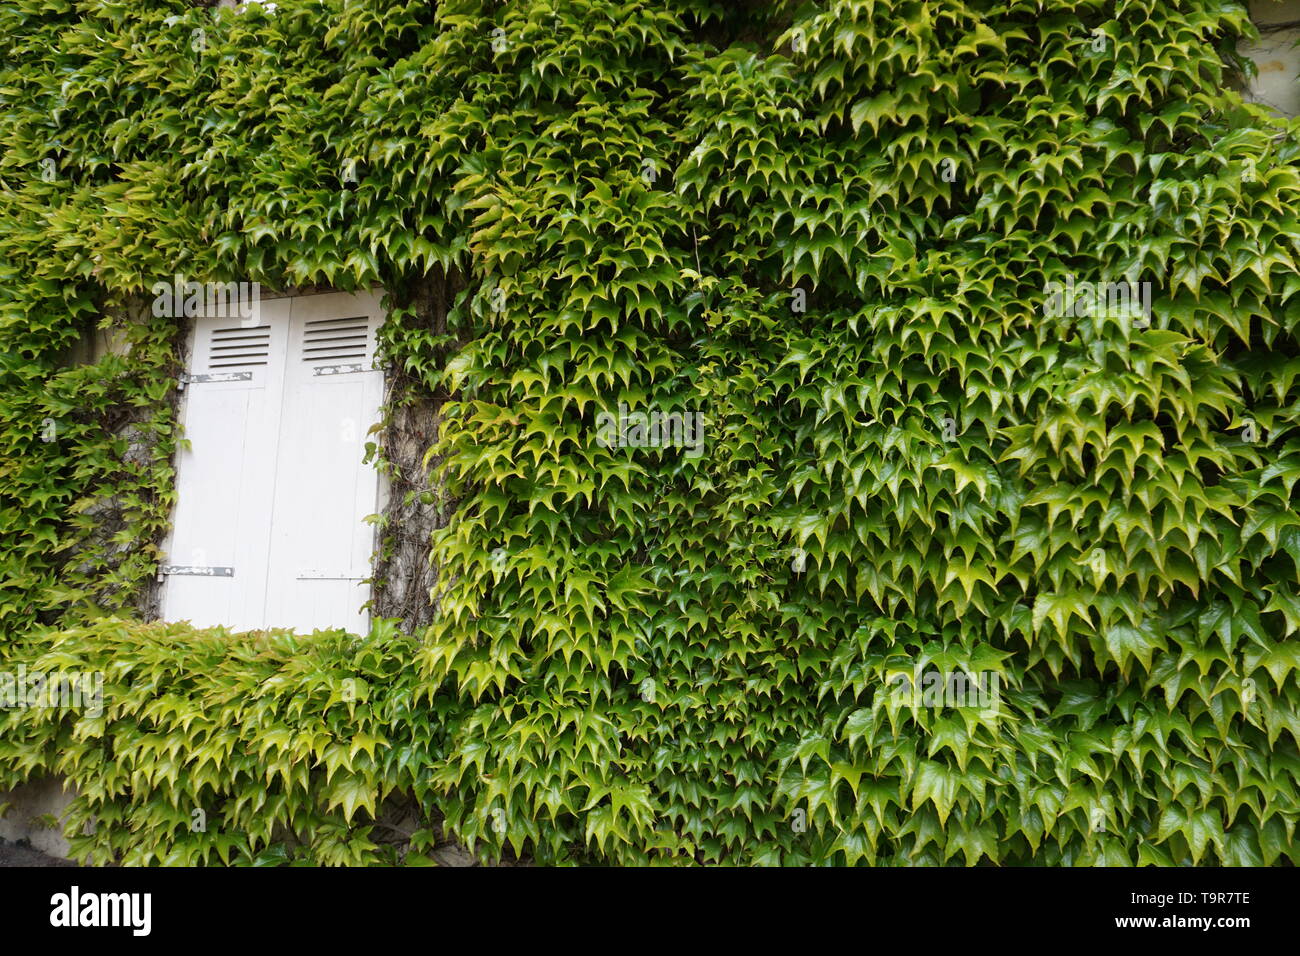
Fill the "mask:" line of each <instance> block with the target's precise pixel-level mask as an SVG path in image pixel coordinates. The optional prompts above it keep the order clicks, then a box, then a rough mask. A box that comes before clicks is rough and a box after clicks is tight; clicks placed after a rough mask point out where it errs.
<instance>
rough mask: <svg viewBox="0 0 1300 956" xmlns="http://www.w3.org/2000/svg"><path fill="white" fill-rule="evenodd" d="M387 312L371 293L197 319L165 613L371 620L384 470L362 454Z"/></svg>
mask: <svg viewBox="0 0 1300 956" xmlns="http://www.w3.org/2000/svg"><path fill="white" fill-rule="evenodd" d="M381 320H382V312H381V310H380V307H379V297H378V296H377V295H370V294H361V295H346V294H328V295H318V296H303V297H298V298H292V299H288V298H286V299H272V300H267V301H263V302H262V303H261V308H260V316H259V318H258V319H256V320H253V322H252V323H245V324H247V325H248V327H244V325H245V324H241V323H240V321H239V320H238V319H235V320H233V321H232V320H230V319H225V318H214V317H211V318H210V317H202V318H199V319H197V320H196V322H195V329H194V339H193V348H192V352H191V365H190V369H191V371H190V375H189V382H188V385H187V387H186V390H185V399H184V403H183V409H182V420H183V423H184V427H185V435H186V437H187V438H188V439H189V442H190V446H191V447H190V450H188V451H183V452H182V453H181V454H180V456H179V458H178V463H177V507H176V512H175V517H174V520H173V528H172V534H171V540H170V542H169V546H168V558H167V560H166V566H165V567H164V573H166V575H167V577H166V584H165V586H164V588H163V604H162V612H163V617H164V618H165V619H167V620H189V621H192V622H193V623H194V624H196V625H199V626H210V625H216V624H220V625H226V626H229V627H232V628H235V629H239V630H247V629H255V628H264V627H291V628H295V629H297V630H300V631H308V630H312V629H315V628H323V627H343V628H347V629H349V630H353V631H364V630H365V629H366V628H367V627H368V623H369V622H368V616H367V615H366V614H365V613H364V612H363V611H362V605H363V604H364V603H365V602H366V601H367V600H368V598H369V593H368V589H367V588H365V587H364V579H365V578H366V577H367V576H368V575H369V573H370V570H369V562H370V557H371V553H372V551H373V541H374V535H373V529H372V528H371V526H370V525H368V524H366V523H365V520H364V519H365V517H366V516H367V515H370V514H372V513H374V512H375V510H376V508H377V493H378V475H377V473H376V472H375V470H374V469H373V468H372V467H370V466H368V465H365V464H364V463H363V457H364V445H365V442H366V439H367V432H368V430H369V428H370V426H371V425H373V424H374V423H375V422H376V421H377V420H378V414H379V404H380V401H381V400H382V392H383V381H382V373H381V372H379V371H375V370H372V369H371V364H372V362H373V358H374V346H375V333H376V330H377V329H378V326H379V323H380V321H381ZM254 323H255V324H254Z"/></svg>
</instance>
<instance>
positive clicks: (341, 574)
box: [298, 568, 366, 581]
mask: <svg viewBox="0 0 1300 956" xmlns="http://www.w3.org/2000/svg"><path fill="white" fill-rule="evenodd" d="M365 579H366V575H364V574H357V573H356V572H355V571H321V570H318V569H316V568H304V569H303V570H301V571H299V572H298V580H299V581H364V580H365Z"/></svg>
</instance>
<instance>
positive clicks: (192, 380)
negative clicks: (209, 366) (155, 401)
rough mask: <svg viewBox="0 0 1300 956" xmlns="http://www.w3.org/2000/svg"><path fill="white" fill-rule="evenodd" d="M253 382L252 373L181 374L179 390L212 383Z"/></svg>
mask: <svg viewBox="0 0 1300 956" xmlns="http://www.w3.org/2000/svg"><path fill="white" fill-rule="evenodd" d="M252 380H253V373H252V372H209V373H207V374H204V375H186V374H184V373H182V374H181V377H180V379H179V381H178V388H180V389H184V388H185V386H186V385H190V384H194V385H203V384H205V383H210V382H251V381H252Z"/></svg>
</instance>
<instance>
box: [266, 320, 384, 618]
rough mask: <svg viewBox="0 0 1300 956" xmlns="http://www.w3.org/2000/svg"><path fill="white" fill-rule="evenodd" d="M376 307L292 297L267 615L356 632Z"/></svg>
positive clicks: (370, 510)
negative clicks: (364, 461)
mask: <svg viewBox="0 0 1300 956" xmlns="http://www.w3.org/2000/svg"><path fill="white" fill-rule="evenodd" d="M380 318H381V313H380V310H379V308H378V303H377V302H367V301H365V299H364V298H363V297H358V296H352V295H338V294H335V295H317V296H307V297H304V298H300V299H295V300H294V304H293V315H292V322H291V323H290V331H289V357H288V362H287V364H286V367H285V379H284V381H285V399H284V413H283V415H282V416H281V425H280V438H279V441H280V469H279V474H278V477H277V481H276V489H275V490H276V497H275V505H274V515H275V520H274V525H273V527H272V529H271V531H272V541H271V567H270V574H269V579H270V581H271V584H272V587H271V590H270V592H269V593H268V595H267V609H268V610H267V617H268V619H269V620H271V621H280V620H283V621H293V622H295V626H297V627H299V628H301V629H310V628H318V627H346V628H348V629H349V630H352V631H364V630H365V629H366V628H367V627H368V626H369V622H368V617H367V615H366V614H364V613H363V612H362V610H361V606H362V604H364V603H365V602H366V601H367V600H368V599H369V589H368V588H366V587H365V586H364V582H365V579H366V578H368V577H369V576H370V558H371V554H372V552H373V551H374V528H373V527H372V526H371V525H369V524H367V523H366V521H365V518H366V516H368V515H371V514H374V513H375V509H376V501H377V498H378V489H379V476H378V473H377V472H376V471H375V470H374V469H373V468H372V467H369V466H365V465H363V464H362V462H363V460H364V458H365V444H366V440H367V438H368V437H369V436H368V432H369V430H370V428H371V426H372V425H374V424H375V423H376V422H377V421H378V419H379V405H380V402H381V400H382V398H383V374H382V373H381V372H379V371H375V370H373V369H371V364H372V363H373V360H374V347H375V334H376V332H377V330H378V327H379V322H380Z"/></svg>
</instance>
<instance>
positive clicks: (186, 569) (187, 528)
mask: <svg viewBox="0 0 1300 956" xmlns="http://www.w3.org/2000/svg"><path fill="white" fill-rule="evenodd" d="M288 333H289V301H288V300H287V299H280V300H272V301H270V302H264V303H262V306H261V309H260V315H259V316H258V319H257V320H256V323H255V324H253V323H249V324H247V325H245V324H244V323H241V322H240V321H239V320H238V319H237V318H236V319H233V320H232V319H230V318H227V317H220V316H217V317H199V318H197V319H196V320H195V327H194V336H193V340H192V347H191V358H190V374H189V375H188V376H187V385H186V389H185V392H184V398H183V400H182V421H183V424H184V429H185V438H186V439H187V440H188V442H189V448H188V449H187V450H182V451H181V452H180V453H179V455H178V457H177V463H176V510H175V514H174V516H173V519H172V533H171V539H170V542H169V544H168V547H167V553H168V557H167V559H166V562H165V566H164V568H163V572H164V573H165V574H166V575H167V577H166V584H165V586H164V588H163V596H162V614H163V617H164V618H165V619H166V620H188V621H192V622H193V623H194V624H196V625H199V626H200V627H207V626H211V625H218V624H221V625H227V626H230V627H233V628H237V629H240V630H243V629H248V628H255V627H260V626H262V624H263V618H264V616H265V609H266V575H267V567H268V563H269V561H268V559H269V554H268V548H267V542H268V537H269V535H268V528H269V526H270V523H271V505H272V501H273V498H272V487H273V485H274V481H275V472H276V458H277V448H276V444H277V436H278V434H279V429H280V417H281V406H282V399H283V394H284V387H283V385H284V358H285V352H286V350H287V346H288Z"/></svg>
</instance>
